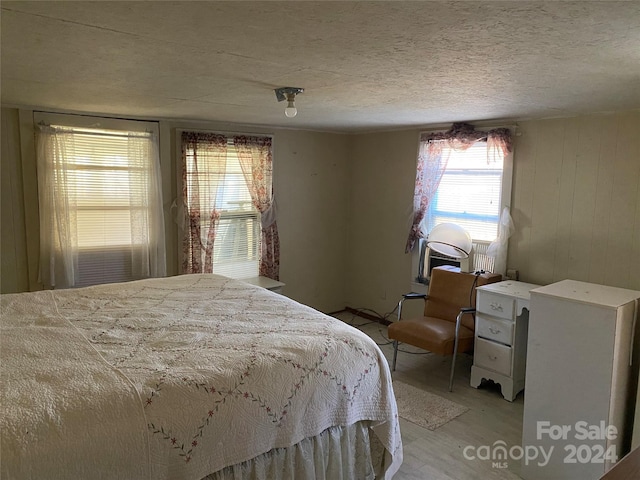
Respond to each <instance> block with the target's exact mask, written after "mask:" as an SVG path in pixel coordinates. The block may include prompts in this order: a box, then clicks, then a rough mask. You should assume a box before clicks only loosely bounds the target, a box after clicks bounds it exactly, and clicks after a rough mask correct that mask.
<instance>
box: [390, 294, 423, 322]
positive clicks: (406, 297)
mask: <svg viewBox="0 0 640 480" xmlns="http://www.w3.org/2000/svg"><path fill="white" fill-rule="evenodd" d="M416 298H422V299H424V300H425V301H426V300H427V298H429V297H428V295H427V294H426V293H416V292H410V293H405V294H404V295H402V299H401V300H400V301H399V302H398V320H397V321H398V322H399V321H400V319H401V317H402V303H403V302H404V301H405V300H415V299H416Z"/></svg>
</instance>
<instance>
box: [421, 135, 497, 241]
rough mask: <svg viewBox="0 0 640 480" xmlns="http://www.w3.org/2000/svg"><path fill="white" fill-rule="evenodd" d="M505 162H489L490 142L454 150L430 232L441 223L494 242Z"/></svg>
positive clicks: (431, 207)
mask: <svg viewBox="0 0 640 480" xmlns="http://www.w3.org/2000/svg"><path fill="white" fill-rule="evenodd" d="M502 176H503V159H502V158H499V160H497V161H491V162H487V144H486V142H477V143H475V144H474V145H473V146H471V147H470V148H468V149H467V150H464V151H458V150H450V156H449V161H448V163H447V169H446V171H445V173H444V175H443V176H442V180H441V181H440V185H439V186H438V191H437V193H436V195H435V197H434V198H433V199H432V201H431V202H430V205H429V209H428V212H427V215H426V216H425V220H424V221H423V224H424V226H425V228H424V229H423V230H424V231H426V232H429V231H431V229H432V228H433V227H435V226H436V225H438V224H439V223H444V222H451V223H456V224H458V225H460V226H461V227H463V228H465V229H466V230H467V231H468V232H469V234H470V235H471V238H472V239H473V240H482V241H489V242H490V241H493V240H494V239H495V238H496V236H497V233H498V221H499V218H500V210H501V209H500V201H501V198H500V197H501V192H502Z"/></svg>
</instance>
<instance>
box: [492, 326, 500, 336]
mask: <svg viewBox="0 0 640 480" xmlns="http://www.w3.org/2000/svg"><path fill="white" fill-rule="evenodd" d="M489 331H490V332H491V333H493V334H494V335H497V334H499V333H500V329H499V328H495V327H489Z"/></svg>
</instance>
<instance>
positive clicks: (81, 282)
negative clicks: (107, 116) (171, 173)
mask: <svg viewBox="0 0 640 480" xmlns="http://www.w3.org/2000/svg"><path fill="white" fill-rule="evenodd" d="M47 120H53V121H52V122H51V123H50V124H47V125H40V131H39V133H38V167H39V171H38V181H39V198H40V217H41V218H40V224H41V248H42V255H41V256H42V265H41V279H42V281H43V282H44V283H45V285H48V286H57V287H60V286H86V285H94V284H98V283H110V282H119V281H127V280H133V279H139V278H145V277H150V276H164V275H165V274H166V265H165V259H164V256H165V252H164V220H163V212H162V196H161V192H160V176H159V175H160V174H159V159H158V156H157V136H156V135H155V132H153V131H146V130H144V128H145V127H148V124H146V123H145V124H143V125H139V124H138V122H124V123H125V126H132V127H133V129H127V130H123V129H121V128H109V127H110V126H113V125H116V124H113V123H112V122H106V123H108V124H109V125H108V126H105V127H103V126H100V127H97V128H96V127H86V126H81V125H82V123H87V122H86V120H85V121H82V120H79V119H77V118H74V117H66V116H65V117H62V118H61V117H60V116H50V117H47ZM95 123H100V124H102V123H105V121H104V119H103V120H102V121H100V122H94V123H93V124H95ZM117 125H118V126H121V125H122V122H118V124H117ZM153 126H154V125H152V127H153Z"/></svg>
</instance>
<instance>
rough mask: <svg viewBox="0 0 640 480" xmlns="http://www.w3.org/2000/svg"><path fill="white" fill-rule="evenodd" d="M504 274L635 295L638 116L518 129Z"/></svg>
mask: <svg viewBox="0 0 640 480" xmlns="http://www.w3.org/2000/svg"><path fill="white" fill-rule="evenodd" d="M511 213H512V217H513V220H514V223H515V225H516V232H515V234H514V235H513V236H512V237H511V239H510V242H509V259H508V264H509V268H515V269H518V270H519V271H520V275H521V280H524V281H528V282H533V283H540V284H548V283H552V282H556V281H559V280H563V279H566V278H571V279H574V280H581V281H585V282H592V283H600V284H605V285H612V286H619V287H623V288H629V289H635V290H640V112H638V111H634V112H626V113H618V114H610V115H604V114H603V115H590V116H583V117H576V118H568V119H567V118H564V119H551V120H540V121H530V122H521V123H520V124H519V128H518V136H517V137H516V145H515V152H514V181H513V190H512V212H511Z"/></svg>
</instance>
